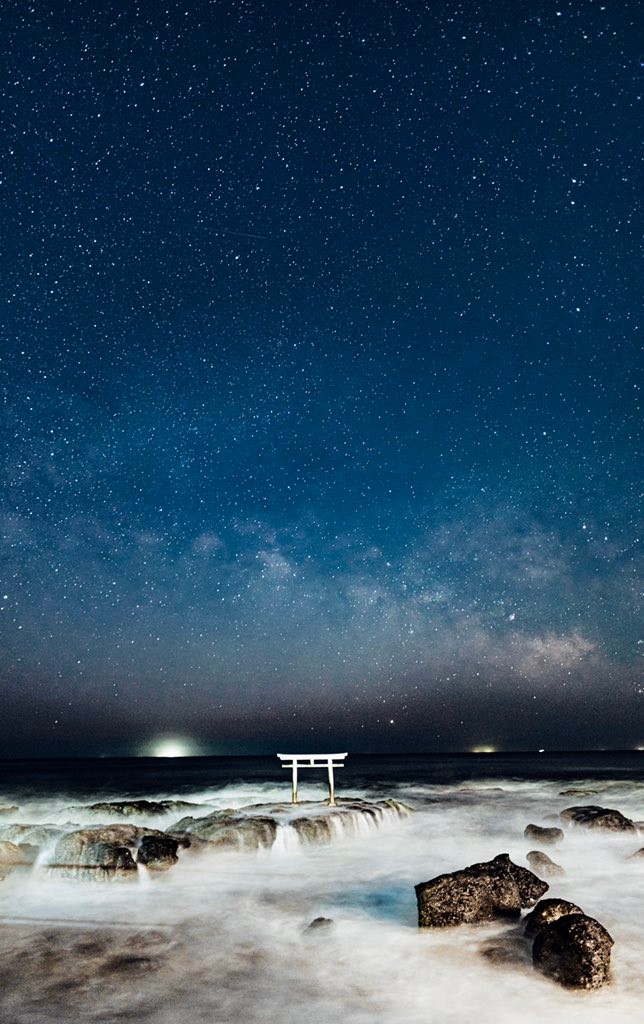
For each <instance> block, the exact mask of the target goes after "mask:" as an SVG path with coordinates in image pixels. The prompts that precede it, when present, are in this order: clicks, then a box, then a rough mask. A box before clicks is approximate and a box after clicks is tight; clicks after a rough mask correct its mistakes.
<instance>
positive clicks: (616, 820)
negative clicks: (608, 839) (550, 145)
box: [559, 804, 637, 832]
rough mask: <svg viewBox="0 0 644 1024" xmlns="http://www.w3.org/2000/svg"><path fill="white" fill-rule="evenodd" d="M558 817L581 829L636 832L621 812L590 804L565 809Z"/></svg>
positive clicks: (628, 819) (629, 820)
mask: <svg viewBox="0 0 644 1024" xmlns="http://www.w3.org/2000/svg"><path fill="white" fill-rule="evenodd" d="M559 817H560V818H561V819H562V820H563V821H571V822H573V823H574V824H575V825H580V826H581V827H583V828H589V829H598V830H601V831H604V832H636V831H637V829H636V828H635V825H634V823H633V822H632V821H631V819H630V818H627V817H625V815H623V814H622V813H621V811H615V810H612V809H611V808H608V807H596V806H594V805H592V804H589V805H587V806H581V807H566V808H565V810H563V811H561V813H560V815H559Z"/></svg>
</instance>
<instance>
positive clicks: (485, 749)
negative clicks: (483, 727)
mask: <svg viewBox="0 0 644 1024" xmlns="http://www.w3.org/2000/svg"><path fill="white" fill-rule="evenodd" d="M470 753H472V754H496V753H497V749H496V747H492V746H490V745H489V744H479V746H476V747H472V749H471V751H470Z"/></svg>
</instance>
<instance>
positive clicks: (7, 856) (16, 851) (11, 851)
mask: <svg viewBox="0 0 644 1024" xmlns="http://www.w3.org/2000/svg"><path fill="white" fill-rule="evenodd" d="M24 863H25V860H24V854H23V853H22V852H21V850H20V847H19V846H16V844H15V843H10V842H8V841H7V840H6V839H3V840H2V841H1V842H0V882H1V881H2V880H3V879H4V878H6V877H7V875H9V874H11V872H12V871H13V869H14V868H16V867H18V865H20V864H24Z"/></svg>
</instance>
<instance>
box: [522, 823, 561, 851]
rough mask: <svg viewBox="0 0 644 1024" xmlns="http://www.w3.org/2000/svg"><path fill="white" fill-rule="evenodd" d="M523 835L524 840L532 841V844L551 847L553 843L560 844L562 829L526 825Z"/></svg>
mask: <svg viewBox="0 0 644 1024" xmlns="http://www.w3.org/2000/svg"><path fill="white" fill-rule="evenodd" d="M523 834H524V836H525V838H526V839H532V840H533V842H535V843H541V845H542V846H553V845H554V844H555V843H560V842H561V841H562V840H563V837H564V834H563V829H560V828H543V827H542V826H541V825H526V827H525V829H524V830H523Z"/></svg>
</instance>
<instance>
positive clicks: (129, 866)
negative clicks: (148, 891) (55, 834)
mask: <svg viewBox="0 0 644 1024" xmlns="http://www.w3.org/2000/svg"><path fill="white" fill-rule="evenodd" d="M130 828H131V826H127V825H125V826H119V825H110V826H107V827H103V828H93V829H90V828H87V829H81V830H79V831H78V832H68V833H67V834H66V835H64V836H61V837H60V839H59V840H58V842H57V843H56V849H55V850H54V856H53V861H52V863H51V864H50V868H52V869H54V870H57V871H59V872H60V873H61V874H63V875H65V876H67V877H71V878H95V879H98V880H101V881H107V880H109V881H111V880H114V879H125V878H136V864H135V862H134V858H133V856H132V853H131V852H130V849H129V845H131V844H132V837H131V835H128V832H127V830H128V829H130ZM121 829H122V830H126V831H125V834H124V833H123V832H120V831H119V830H121ZM128 839H129V842H128ZM126 843H128V845H125V844H126Z"/></svg>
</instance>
